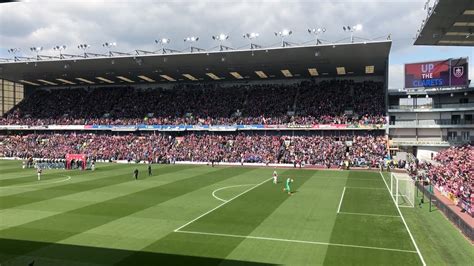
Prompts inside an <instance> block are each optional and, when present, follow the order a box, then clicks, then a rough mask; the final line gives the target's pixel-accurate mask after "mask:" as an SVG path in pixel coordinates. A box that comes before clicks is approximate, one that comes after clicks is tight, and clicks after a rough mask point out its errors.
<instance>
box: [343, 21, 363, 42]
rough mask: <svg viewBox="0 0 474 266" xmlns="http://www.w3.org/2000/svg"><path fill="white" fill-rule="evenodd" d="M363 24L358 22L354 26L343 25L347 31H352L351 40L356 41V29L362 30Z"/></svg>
mask: <svg viewBox="0 0 474 266" xmlns="http://www.w3.org/2000/svg"><path fill="white" fill-rule="evenodd" d="M362 28H363V27H362V24H357V25H354V26H343V27H342V29H343V30H344V31H346V32H350V33H351V42H354V31H361V30H362Z"/></svg>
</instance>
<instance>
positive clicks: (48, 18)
mask: <svg viewBox="0 0 474 266" xmlns="http://www.w3.org/2000/svg"><path fill="white" fill-rule="evenodd" d="M424 3H425V0H398V1H397V0H344V1H342V0H333V1H330V0H312V1H311V0H300V1H297V0H286V1H284V0H267V1H257V0H222V1H218V0H205V1H201V0H199V1H196V0H194V1H192V0H177V1H170V0H167V1H152V0H135V1H132V0H130V1H126V0H112V1H105V0H102V1H95V0H70V1H60V0H44V1H33V0H32V1H28V2H19V3H8V4H1V5H0V57H7V56H9V55H8V54H7V53H6V50H7V49H8V48H22V50H23V52H24V53H25V54H30V52H29V47H31V46H43V47H45V48H46V51H45V53H54V51H52V50H51V47H53V46H55V45H63V44H64V45H67V46H68V48H67V50H66V52H67V53H79V52H80V51H79V50H78V49H77V45H78V44H81V43H88V44H91V45H92V48H91V51H92V52H105V49H104V48H103V47H102V46H101V45H102V43H104V42H111V41H115V42H117V43H118V46H117V48H116V50H118V51H133V50H134V49H144V50H154V49H157V47H156V45H155V44H154V43H153V41H154V40H155V39H157V38H162V37H168V38H171V40H172V41H171V44H170V48H174V49H177V50H182V49H185V48H186V47H187V45H186V44H185V43H184V42H183V38H184V37H186V36H189V35H195V36H199V37H200V41H199V43H197V44H196V46H199V47H202V48H210V47H213V46H216V45H217V43H216V42H215V41H213V40H212V39H211V35H215V34H218V33H220V32H223V33H227V34H229V35H230V36H231V37H230V39H229V40H228V42H227V45H229V46H233V47H241V46H244V45H245V44H246V43H247V41H246V40H244V39H242V34H243V33H245V32H251V31H256V32H259V33H260V34H261V37H260V38H259V40H257V42H258V43H260V44H263V45H271V44H277V43H278V42H279V40H278V39H277V38H276V37H275V36H274V35H273V32H274V31H278V30H281V29H283V28H289V29H292V30H293V31H294V34H293V36H291V38H290V39H289V41H293V42H297V43H302V42H306V41H308V40H311V39H312V38H313V36H310V35H308V33H307V31H306V29H307V28H313V27H325V28H326V29H327V32H326V33H325V35H324V36H321V39H325V40H330V41H336V40H341V39H343V38H348V37H349V35H348V34H347V33H345V32H343V30H342V26H343V25H355V24H357V23H362V24H363V25H364V29H363V30H362V31H361V32H358V33H357V34H356V35H357V36H359V37H362V38H366V39H372V38H376V37H381V38H385V37H386V36H387V35H388V34H389V33H391V36H392V39H393V47H392V53H391V59H390V61H391V62H392V63H393V64H392V65H391V66H390V68H391V69H390V87H399V86H402V85H403V84H402V83H400V76H399V75H400V72H399V70H400V66H401V65H402V64H403V63H404V62H410V61H416V60H414V59H412V58H414V57H417V56H419V54H418V53H419V51H420V50H421V49H419V48H415V47H413V39H412V38H413V36H414V35H415V32H416V30H417V29H418V27H419V26H420V23H421V20H422V19H423V17H424V14H425V12H426V11H424V10H423V5H424ZM440 49H441V48H440ZM450 51H452V50H450ZM432 53H433V52H432ZM30 55H31V54H30ZM439 55H440V56H439V57H440V58H443V57H450V56H451V54H450V53H441V52H439ZM467 55H469V53H468V54H467ZM472 56H473V55H472V51H471V58H472ZM473 74H474V71H472V66H471V76H472V75H473ZM392 75H394V76H393V77H392ZM392 82H393V84H392Z"/></svg>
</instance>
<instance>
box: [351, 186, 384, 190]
mask: <svg viewBox="0 0 474 266" xmlns="http://www.w3.org/2000/svg"><path fill="white" fill-rule="evenodd" d="M346 188H353V189H383V190H385V188H384V187H346Z"/></svg>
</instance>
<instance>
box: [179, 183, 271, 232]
mask: <svg viewBox="0 0 474 266" xmlns="http://www.w3.org/2000/svg"><path fill="white" fill-rule="evenodd" d="M271 179H272V178H269V179H265V180H264V181H263V182H261V183H258V184H256V185H255V186H253V187H251V188H249V189H247V190H245V191H244V192H242V193H239V194H237V195H236V196H234V197H232V198H231V199H229V200H228V201H225V202H223V203H221V204H219V205H217V206H216V207H214V208H212V209H210V210H209V211H207V212H205V213H203V214H201V215H199V216H198V217H196V218H194V219H192V220H191V221H189V222H187V223H185V224H183V225H181V226H180V227H178V228H176V229H174V230H173V231H174V232H178V231H179V230H181V228H184V227H186V226H188V225H190V224H191V223H193V222H195V221H197V220H198V219H200V218H202V217H204V216H206V215H208V214H209V213H211V212H213V211H215V210H217V209H219V208H220V207H222V206H224V205H226V204H227V203H229V202H231V201H233V200H235V199H236V198H238V197H240V196H242V195H243V194H245V193H247V192H249V191H250V190H252V189H255V188H257V187H259V186H261V185H263V184H264V183H266V182H268V181H270V180H271Z"/></svg>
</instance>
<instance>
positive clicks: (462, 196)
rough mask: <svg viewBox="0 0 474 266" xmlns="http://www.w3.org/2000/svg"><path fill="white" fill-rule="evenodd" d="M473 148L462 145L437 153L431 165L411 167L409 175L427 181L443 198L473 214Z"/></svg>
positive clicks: (419, 164)
mask: <svg viewBox="0 0 474 266" xmlns="http://www.w3.org/2000/svg"><path fill="white" fill-rule="evenodd" d="M473 158H474V147H473V146H472V145H464V146H459V147H451V148H449V149H446V150H442V151H440V152H438V154H437V155H436V156H435V157H434V160H435V161H434V162H433V163H418V166H416V165H413V166H412V167H413V168H412V169H411V174H412V176H414V177H417V178H418V179H420V180H425V181H426V180H429V182H430V183H431V184H432V185H434V187H435V188H436V189H437V190H438V191H439V192H440V193H441V194H443V195H444V196H446V197H448V198H450V199H451V200H453V201H454V202H456V204H457V205H458V206H460V207H461V208H463V209H464V210H465V211H468V210H469V213H473V212H474V209H473V208H474V194H473V191H474V180H473V178H472V177H473V176H474V159H473Z"/></svg>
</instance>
